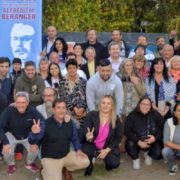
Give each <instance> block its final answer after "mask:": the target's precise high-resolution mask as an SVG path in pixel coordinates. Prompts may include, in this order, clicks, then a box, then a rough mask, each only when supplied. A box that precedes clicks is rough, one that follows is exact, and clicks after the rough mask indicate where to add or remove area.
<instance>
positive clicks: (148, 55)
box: [128, 36, 154, 60]
mask: <svg viewBox="0 0 180 180" xmlns="http://www.w3.org/2000/svg"><path fill="white" fill-rule="evenodd" d="M136 44H137V45H139V44H142V45H144V46H145V47H146V59H147V60H153V59H154V54H153V52H152V51H151V50H150V49H148V48H147V45H148V42H147V38H146V37H145V36H139V38H138V39H137V42H136ZM134 55H135V52H134V49H132V50H131V51H130V53H129V56H128V58H132V57H133V56H134Z"/></svg>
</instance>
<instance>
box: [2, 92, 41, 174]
mask: <svg viewBox="0 0 180 180" xmlns="http://www.w3.org/2000/svg"><path fill="white" fill-rule="evenodd" d="M15 103H16V107H11V106H9V107H7V108H6V109H5V110H4V112H3V113H2V115H1V116H0V139H1V140H2V142H3V155H4V156H3V157H4V159H5V161H6V162H7V164H8V165H9V169H8V171H7V173H8V174H9V175H12V174H13V173H14V171H15V169H16V166H15V159H14V150H15V147H16V145H17V144H22V145H23V146H24V147H25V148H26V150H27V151H28V154H27V161H26V165H25V167H26V168H27V169H30V170H31V171H33V172H36V171H38V170H39V169H38V168H37V167H36V165H35V164H34V161H35V159H36V158H37V154H38V145H37V144H36V143H35V144H34V145H30V144H29V143H28V134H29V132H30V131H31V128H32V126H33V125H34V122H38V123H39V124H40V125H41V126H43V124H44V123H43V124H41V123H42V121H43V120H44V118H43V117H42V115H41V114H40V113H39V112H38V111H37V110H36V109H35V108H34V107H32V106H29V105H28V104H29V96H28V93H26V92H18V93H17V94H16V97H15ZM5 128H7V132H6V133H5V132H4V129H5Z"/></svg>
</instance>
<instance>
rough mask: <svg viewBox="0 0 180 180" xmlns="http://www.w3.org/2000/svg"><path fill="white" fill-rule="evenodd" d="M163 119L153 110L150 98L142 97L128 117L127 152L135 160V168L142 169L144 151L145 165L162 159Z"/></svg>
mask: <svg viewBox="0 0 180 180" xmlns="http://www.w3.org/2000/svg"><path fill="white" fill-rule="evenodd" d="M163 127H164V119H163V117H162V116H161V115H160V114H159V113H158V112H157V111H155V110H154V109H153V108H152V103H151V100H150V98H148V97H146V96H144V97H142V98H141V99H140V100H139V102H138V104H137V107H136V108H135V109H134V110H133V111H132V112H131V113H130V114H129V115H128V116H127V119H126V123H125V130H124V134H125V135H126V137H127V140H126V151H127V153H128V154H129V156H130V157H131V158H132V160H133V168H134V169H140V162H139V156H138V154H139V151H140V150H143V151H145V153H144V157H145V160H144V163H145V164H146V165H147V166H150V165H151V164H152V159H155V160H160V159H162V154H161V151H162V149H163V141H162V138H163Z"/></svg>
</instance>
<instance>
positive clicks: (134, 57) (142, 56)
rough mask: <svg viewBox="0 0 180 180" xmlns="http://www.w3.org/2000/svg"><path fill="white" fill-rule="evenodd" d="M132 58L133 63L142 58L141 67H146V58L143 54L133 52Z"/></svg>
mask: <svg viewBox="0 0 180 180" xmlns="http://www.w3.org/2000/svg"><path fill="white" fill-rule="evenodd" d="M132 60H133V61H134V64H135V62H136V61H137V60H144V65H143V69H144V70H145V68H146V58H145V57H144V55H142V54H135V55H134V56H133V58H132Z"/></svg>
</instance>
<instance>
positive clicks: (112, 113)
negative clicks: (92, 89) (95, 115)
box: [98, 95, 117, 129]
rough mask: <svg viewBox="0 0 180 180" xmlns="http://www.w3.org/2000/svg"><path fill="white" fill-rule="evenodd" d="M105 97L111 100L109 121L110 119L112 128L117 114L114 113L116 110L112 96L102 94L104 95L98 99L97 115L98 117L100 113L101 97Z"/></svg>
mask: <svg viewBox="0 0 180 180" xmlns="http://www.w3.org/2000/svg"><path fill="white" fill-rule="evenodd" d="M105 98H108V99H109V100H110V101H111V104H112V110H111V115H110V121H111V123H112V128H113V129H114V128H115V124H116V119H117V114H116V110H115V109H116V105H115V102H114V99H113V97H112V96H110V95H104V96H103V97H102V98H101V100H100V102H99V107H98V109H99V117H100V113H101V110H100V105H101V103H102V101H103V99H105ZM100 119H101V117H100Z"/></svg>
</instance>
